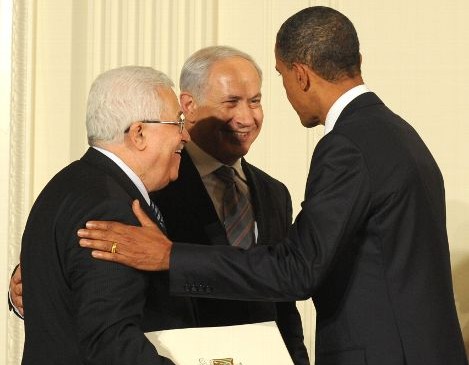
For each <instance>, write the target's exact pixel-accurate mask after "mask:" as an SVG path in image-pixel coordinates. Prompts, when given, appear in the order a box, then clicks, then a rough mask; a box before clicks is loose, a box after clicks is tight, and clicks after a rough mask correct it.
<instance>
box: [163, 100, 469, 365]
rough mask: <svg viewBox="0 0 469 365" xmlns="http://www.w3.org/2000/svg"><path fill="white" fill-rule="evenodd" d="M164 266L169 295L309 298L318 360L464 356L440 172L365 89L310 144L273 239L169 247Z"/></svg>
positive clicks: (381, 364) (397, 364)
mask: <svg viewBox="0 0 469 365" xmlns="http://www.w3.org/2000/svg"><path fill="white" fill-rule="evenodd" d="M170 262H171V270H170V274H171V289H172V291H173V292H174V293H177V294H182V295H199V296H207V297H224V298H245V299H261V298H270V299H272V300H279V299H281V298H287V299H302V298H308V297H312V299H313V301H314V303H315V306H316V309H317V325H316V331H317V333H316V364H317V365H324V364H328V365H329V364H334V365H338V364H347V365H350V364H355V365H358V364H367V365H404V364H406V365H417V364H419V365H420V364H425V365H442V364H445V365H463V364H467V359H466V355H465V353H464V346H463V341H462V336H461V331H460V328H459V323H458V318H457V315H456V310H455V305H454V298H453V289H452V282H451V268H450V260H449V249H448V240H447V235H446V222H445V194H444V185H443V178H442V176H441V173H440V170H439V168H438V166H437V164H436V162H435V160H434V159H433V157H432V155H431V154H430V152H429V150H428V149H427V147H426V146H425V144H424V143H423V141H422V140H421V139H420V137H419V136H418V134H417V133H416V132H415V130H414V129H413V128H412V127H411V126H410V125H409V124H408V123H406V122H405V121H404V120H402V119H401V118H400V117H399V116H397V115H396V114H394V113H392V112H391V111H390V110H389V109H388V108H387V107H386V106H385V105H384V104H383V103H382V102H381V100H380V99H379V98H378V97H377V96H376V95H375V94H373V93H366V94H363V95H361V96H359V97H357V98H356V99H355V100H353V101H352V102H351V103H350V104H349V105H348V106H347V107H346V108H345V109H344V111H343V112H342V113H341V115H340V117H339V119H338V121H337V124H336V126H335V128H334V129H333V131H332V132H330V133H329V134H327V135H326V136H325V137H324V138H323V139H322V140H321V141H320V142H319V143H318V145H317V147H316V149H315V151H314V154H313V157H312V162H311V169H310V172H309V176H308V180H307V183H306V194H305V201H304V202H303V204H302V211H301V212H300V213H299V215H298V216H297V218H296V220H295V223H294V225H293V226H292V228H291V230H290V232H289V234H288V237H287V239H286V240H284V241H283V242H282V244H279V245H275V246H273V247H269V248H267V247H259V248H256V249H254V250H251V251H250V252H248V253H244V254H240V253H239V252H236V251H235V250H230V249H219V248H218V249H217V248H215V249H211V250H206V249H204V247H194V246H191V245H184V244H179V245H178V244H175V245H174V246H173V250H172V254H171V259H170ZM188 285H189V286H191V285H198V286H200V287H203V288H205V289H203V290H200V291H198V292H196V293H193V292H191V291H187V287H188ZM208 292H210V293H208Z"/></svg>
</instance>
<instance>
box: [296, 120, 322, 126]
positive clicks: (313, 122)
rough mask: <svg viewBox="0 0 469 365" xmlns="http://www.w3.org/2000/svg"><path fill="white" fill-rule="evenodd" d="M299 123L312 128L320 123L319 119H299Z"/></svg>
mask: <svg viewBox="0 0 469 365" xmlns="http://www.w3.org/2000/svg"><path fill="white" fill-rule="evenodd" d="M301 124H302V125H303V127H306V128H314V127H316V126H318V125H319V124H321V122H320V120H319V119H306V120H305V119H301Z"/></svg>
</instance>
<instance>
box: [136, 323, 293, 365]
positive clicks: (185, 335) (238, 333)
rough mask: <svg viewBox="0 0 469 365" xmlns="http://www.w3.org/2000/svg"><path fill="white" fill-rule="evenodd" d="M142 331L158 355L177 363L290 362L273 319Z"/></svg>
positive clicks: (273, 364)
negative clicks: (218, 360) (215, 360)
mask: <svg viewBox="0 0 469 365" xmlns="http://www.w3.org/2000/svg"><path fill="white" fill-rule="evenodd" d="M145 335H146V336H147V337H148V339H149V340H150V341H151V342H152V343H153V345H155V347H156V349H157V351H158V353H159V354H160V355H163V356H165V357H168V358H170V359H171V360H172V361H173V362H174V363H175V364H177V365H211V364H212V363H211V362H210V361H211V360H213V359H222V358H232V359H233V362H234V364H236V365H293V362H292V360H291V358H290V355H289V354H288V350H287V348H286V347H285V344H284V342H283V339H282V337H281V335H280V332H279V330H278V328H277V325H276V323H275V322H263V323H255V324H243V325H239V326H226V327H201V328H183V329H174V330H166V331H156V332H148V333H146V334H145ZM204 361H205V362H204Z"/></svg>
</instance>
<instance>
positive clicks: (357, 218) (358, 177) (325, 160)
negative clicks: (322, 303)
mask: <svg viewBox="0 0 469 365" xmlns="http://www.w3.org/2000/svg"><path fill="white" fill-rule="evenodd" d="M369 205H370V183H369V176H368V170H367V168H366V163H365V161H364V158H363V156H362V154H361V151H360V150H359V149H358V148H357V147H356V146H355V145H354V144H353V143H351V142H350V141H349V140H348V139H346V138H345V137H343V136H340V135H337V134H335V135H328V136H326V137H324V138H323V140H321V141H320V143H319V144H318V146H317V148H316V150H315V152H314V155H313V159H312V162H311V168H310V173H309V176H308V181H307V186H306V193H305V200H304V202H303V203H302V210H301V211H300V213H299V214H298V216H297V217H296V220H295V222H294V224H293V226H292V227H291V229H290V230H289V233H288V235H287V238H286V239H284V240H283V241H282V242H280V243H279V244H276V245H268V246H262V247H255V248H253V249H251V250H248V251H241V250H238V249H236V248H234V247H202V246H197V245H188V244H184V243H179V244H177V243H176V244H174V245H173V249H172V252H171V257H170V288H171V291H172V293H173V294H175V295H191V296H204V297H216V298H225V299H248V300H273V301H281V300H298V299H307V298H309V297H311V296H313V295H314V292H315V290H317V289H318V287H319V286H320V285H321V283H322V282H323V280H324V278H325V277H326V276H327V274H328V272H329V270H330V269H331V267H332V266H333V265H334V263H335V262H336V261H337V258H338V257H339V256H340V255H341V254H342V252H344V251H347V250H346V249H347V245H350V244H352V243H353V242H352V240H351V237H353V236H354V234H355V232H356V230H357V227H359V226H360V224H361V223H362V222H363V221H364V220H365V219H366V215H367V211H368V210H369ZM192 287H198V288H201V289H200V290H196V291H191V290H190V288H192Z"/></svg>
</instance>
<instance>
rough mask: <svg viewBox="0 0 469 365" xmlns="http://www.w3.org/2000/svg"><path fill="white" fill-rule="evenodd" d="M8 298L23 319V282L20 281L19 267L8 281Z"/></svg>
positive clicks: (19, 266)
mask: <svg viewBox="0 0 469 365" xmlns="http://www.w3.org/2000/svg"><path fill="white" fill-rule="evenodd" d="M10 297H11V301H12V303H13V305H14V306H15V307H16V309H18V312H20V314H21V315H22V316H23V317H24V308H23V282H22V281H21V265H18V267H17V268H16V270H15V272H14V273H13V276H12V277H11V279H10Z"/></svg>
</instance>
